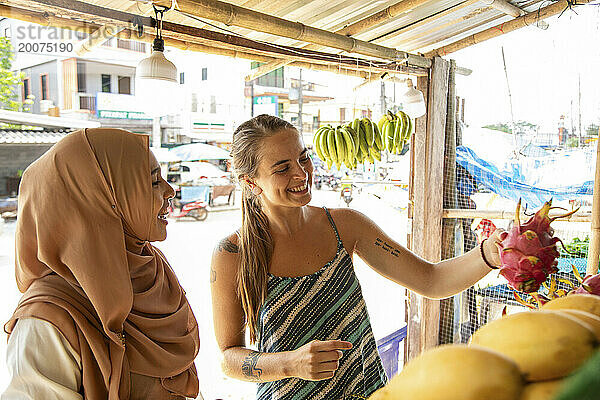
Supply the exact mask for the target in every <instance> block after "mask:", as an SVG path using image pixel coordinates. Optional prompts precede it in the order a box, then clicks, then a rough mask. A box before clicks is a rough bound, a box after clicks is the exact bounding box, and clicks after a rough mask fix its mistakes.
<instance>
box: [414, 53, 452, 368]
mask: <svg viewBox="0 0 600 400" xmlns="http://www.w3.org/2000/svg"><path fill="white" fill-rule="evenodd" d="M448 73H449V63H448V62H447V61H446V60H443V59H442V58H439V57H436V58H434V59H433V66H432V69H431V72H430V79H429V82H428V83H427V85H424V82H423V78H419V79H418V80H417V89H419V90H423V89H424V86H426V89H427V90H428V94H427V96H426V97H427V100H426V103H427V114H426V117H427V121H426V125H425V127H426V131H425V132H423V128H424V126H423V122H422V120H423V118H418V119H417V121H416V127H417V130H416V132H415V134H414V138H415V140H414V171H413V174H414V177H413V185H414V188H413V219H412V221H411V222H412V237H411V241H412V250H413V251H414V252H415V253H416V254H418V255H419V256H421V257H423V258H425V259H426V260H429V261H431V262H437V261H440V258H441V242H442V209H443V195H442V190H441V188H442V187H443V181H444V177H443V171H444V140H445V139H444V138H445V130H446V112H447V107H446V103H447V100H448ZM420 120H421V121H420ZM439 307H440V306H439V301H437V300H430V299H426V298H424V297H422V296H419V295H416V294H414V293H412V292H411V293H409V315H408V349H407V353H406V357H405V358H406V360H410V359H412V358H414V357H415V356H417V355H418V354H420V353H421V352H422V351H424V350H426V349H428V348H430V347H433V346H435V345H437V344H438V332H439V316H440V308H439Z"/></svg>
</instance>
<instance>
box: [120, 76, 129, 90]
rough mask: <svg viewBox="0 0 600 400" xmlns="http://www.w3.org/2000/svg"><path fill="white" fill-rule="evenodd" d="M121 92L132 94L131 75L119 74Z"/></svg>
mask: <svg viewBox="0 0 600 400" xmlns="http://www.w3.org/2000/svg"><path fill="white" fill-rule="evenodd" d="M119 93H120V94H131V78H130V77H129V76H119Z"/></svg>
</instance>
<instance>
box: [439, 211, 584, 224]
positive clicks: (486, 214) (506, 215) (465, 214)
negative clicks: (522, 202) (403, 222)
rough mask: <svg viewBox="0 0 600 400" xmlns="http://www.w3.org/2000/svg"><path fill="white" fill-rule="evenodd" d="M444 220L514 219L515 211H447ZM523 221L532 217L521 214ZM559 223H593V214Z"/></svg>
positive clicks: (554, 215) (554, 214) (567, 218)
mask: <svg viewBox="0 0 600 400" xmlns="http://www.w3.org/2000/svg"><path fill="white" fill-rule="evenodd" d="M561 214H564V212H562V211H561V212H558V211H554V210H552V211H550V217H551V218H554V217H558V216H559V215H561ZM442 216H443V218H481V219H510V220H512V219H514V218H515V212H514V211H506V210H471V209H462V208H459V209H446V210H444V211H443V213H442ZM520 218H521V221H527V219H529V218H531V215H526V214H525V213H524V212H521V215H520ZM557 221H569V222H591V221H592V213H590V212H577V213H575V214H573V215H570V216H568V217H566V218H558V219H557Z"/></svg>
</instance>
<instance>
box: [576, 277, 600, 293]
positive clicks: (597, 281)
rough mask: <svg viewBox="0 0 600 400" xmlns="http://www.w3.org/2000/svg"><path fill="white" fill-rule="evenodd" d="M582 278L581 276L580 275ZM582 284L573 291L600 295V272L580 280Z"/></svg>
mask: <svg viewBox="0 0 600 400" xmlns="http://www.w3.org/2000/svg"><path fill="white" fill-rule="evenodd" d="M578 278H579V279H581V277H580V276H579V277H578ZM580 283H581V286H579V287H578V288H577V289H575V290H574V291H573V293H582V294H585V293H590V294H595V295H596V296H600V274H596V275H588V276H586V277H585V278H583V279H581V280H580Z"/></svg>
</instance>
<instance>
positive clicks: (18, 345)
mask: <svg viewBox="0 0 600 400" xmlns="http://www.w3.org/2000/svg"><path fill="white" fill-rule="evenodd" d="M173 194H174V193H173V189H171V187H170V186H169V184H168V183H167V182H166V181H165V180H164V179H162V177H161V176H160V168H158V163H157V161H156V158H155V157H154V155H152V153H150V151H149V149H148V137H147V136H145V135H137V134H133V133H131V132H127V131H123V130H119V129H87V130H82V131H77V132H74V133H71V134H69V135H67V136H66V137H65V138H64V139H62V140H61V141H60V142H59V143H57V144H56V145H55V146H53V147H52V148H51V149H50V150H49V151H48V152H47V153H46V154H44V155H43V156H42V157H41V158H39V159H38V160H37V161H36V162H34V163H33V164H32V165H31V166H30V167H29V168H27V170H26V171H25V173H24V174H23V178H22V181H21V188H20V193H19V215H18V220H17V230H16V248H17V249H16V250H17V268H16V277H17V285H18V287H19V290H20V291H21V292H23V293H24V294H23V297H22V298H21V300H20V302H19V305H18V306H17V309H16V310H15V312H14V314H13V316H12V318H11V319H10V321H9V322H8V323H7V324H6V325H5V330H6V332H7V333H8V334H9V335H10V337H9V341H8V349H7V365H8V369H9V372H10V373H11V375H12V378H11V381H10V383H9V387H8V388H7V389H6V391H5V392H4V394H3V395H2V399H7V400H10V399H22V398H40V399H42V398H43V399H51V398H60V399H64V400H74V399H83V398H84V396H85V398H86V399H110V400H117V399H121V398H129V399H131V400H135V399H159V400H160V399H184V398H186V397H196V396H197V394H198V379H197V376H196V368H195V366H194V362H193V361H194V358H195V356H196V354H197V353H198V348H199V338H198V327H197V324H196V319H195V318H194V315H193V313H192V310H191V308H190V306H189V304H188V302H187V299H186V297H185V292H184V290H183V288H182V287H181V286H180V284H179V282H178V280H177V277H176V276H175V273H174V272H173V270H172V269H171V267H170V265H169V263H168V262H167V260H166V259H165V258H164V256H163V254H162V253H161V252H160V251H158V250H157V249H156V248H155V247H154V246H152V244H151V243H150V242H152V241H156V240H164V239H165V238H166V221H165V220H164V213H165V210H166V207H167V203H168V199H169V198H171V197H173Z"/></svg>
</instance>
